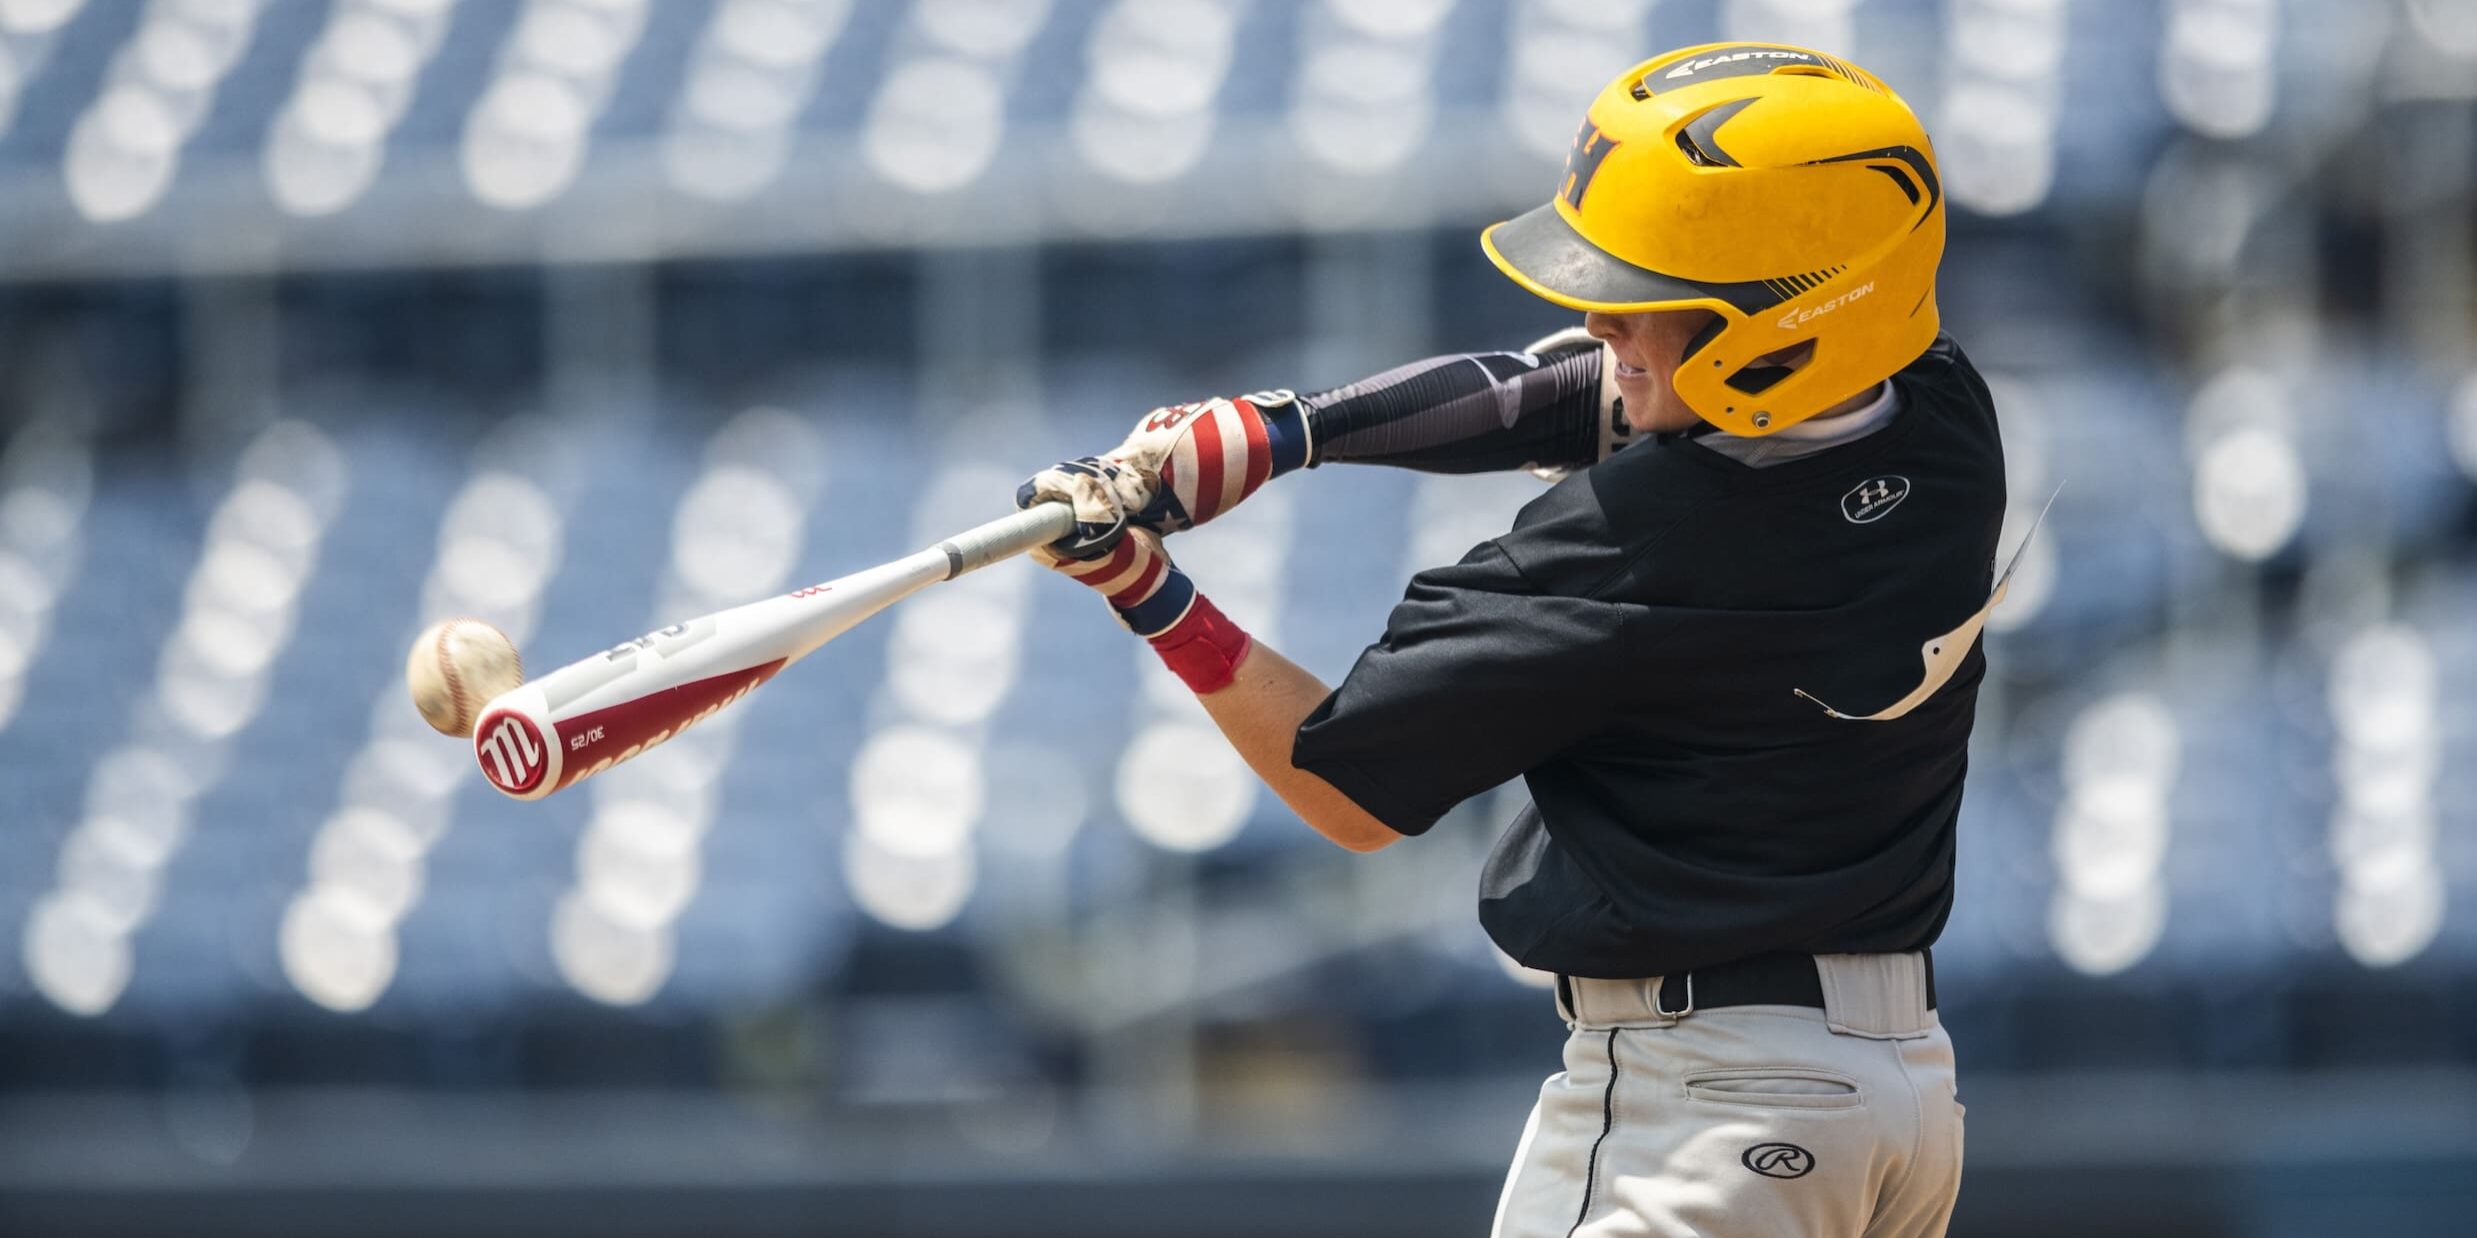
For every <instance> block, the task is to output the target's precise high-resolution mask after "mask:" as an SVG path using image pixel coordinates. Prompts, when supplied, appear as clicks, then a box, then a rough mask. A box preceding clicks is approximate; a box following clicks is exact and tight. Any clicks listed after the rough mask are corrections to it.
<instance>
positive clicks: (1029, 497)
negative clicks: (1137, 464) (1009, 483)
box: [1015, 456, 1152, 559]
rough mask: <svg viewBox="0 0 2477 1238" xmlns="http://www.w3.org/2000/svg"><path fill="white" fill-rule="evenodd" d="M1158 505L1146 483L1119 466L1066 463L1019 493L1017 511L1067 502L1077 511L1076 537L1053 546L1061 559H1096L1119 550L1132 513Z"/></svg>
mask: <svg viewBox="0 0 2477 1238" xmlns="http://www.w3.org/2000/svg"><path fill="white" fill-rule="evenodd" d="M1151 500H1152V488H1151V487H1150V486H1148V485H1146V484H1145V482H1144V480H1143V478H1142V477H1141V476H1139V475H1137V474H1136V473H1134V472H1133V471H1132V470H1130V469H1128V468H1127V467H1126V466H1124V465H1122V464H1119V463H1118V462H1116V461H1114V460H1102V459H1098V458H1095V457H1092V456H1084V457H1082V458H1081V459H1076V460H1061V461H1059V462H1058V463H1056V464H1053V465H1051V466H1049V467H1048V468H1045V469H1042V470H1041V471H1040V472H1038V473H1034V474H1033V475H1032V476H1031V477H1029V478H1026V479H1025V481H1024V483H1023V484H1022V485H1020V486H1017V487H1016V488H1015V506H1017V507H1030V506H1032V505H1033V504H1035V503H1051V502H1062V503H1066V504H1068V505H1069V506H1072V507H1073V508H1074V509H1075V531H1074V532H1072V533H1070V534H1068V535H1066V536H1065V537H1062V538H1059V539H1058V540H1057V541H1055V542H1051V543H1050V548H1051V549H1053V550H1055V551H1056V552H1057V553H1058V555H1059V556H1060V557H1063V558H1068V559H1092V558H1097V557H1099V556H1101V555H1105V554H1108V553H1109V552H1110V551H1112V550H1114V549H1116V548H1117V546H1118V540H1119V538H1120V537H1121V536H1122V535H1123V534H1125V533H1126V531H1127V513H1128V512H1129V511H1131V510H1133V509H1135V508H1139V507H1142V506H1143V505H1144V504H1146V503H1148V502H1150V501H1151Z"/></svg>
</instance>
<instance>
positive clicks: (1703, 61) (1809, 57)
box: [1660, 47, 1823, 82]
mask: <svg viewBox="0 0 2477 1238" xmlns="http://www.w3.org/2000/svg"><path fill="white" fill-rule="evenodd" d="M1750 60H1768V61H1771V62H1773V64H1774V65H1778V64H1784V63H1786V64H1822V63H1823V61H1822V60H1821V59H1820V58H1818V57H1817V56H1815V54H1814V53H1812V52H1793V51H1790V50H1788V49H1786V48H1779V47H1750V48H1747V49H1745V50H1743V51H1735V52H1723V53H1721V54H1719V55H1717V56H1697V57H1695V58H1694V59H1692V60H1689V61H1687V62H1685V63H1684V64H1681V65H1678V66H1676V67H1675V68H1672V69H1670V70H1669V71H1668V72H1666V73H1663V74H1661V75H1660V80H1662V81H1664V82H1673V81H1676V80H1677V79H1679V78H1681V77H1693V76H1694V75H1695V74H1697V73H1701V72H1702V71H1703V70H1705V69H1712V68H1718V67H1719V66H1721V65H1735V64H1744V63H1746V62H1747V61H1750ZM1750 67H1753V68H1758V69H1761V68H1768V67H1771V66H1764V65H1755V66H1750ZM1741 71H1742V70H1741Z"/></svg>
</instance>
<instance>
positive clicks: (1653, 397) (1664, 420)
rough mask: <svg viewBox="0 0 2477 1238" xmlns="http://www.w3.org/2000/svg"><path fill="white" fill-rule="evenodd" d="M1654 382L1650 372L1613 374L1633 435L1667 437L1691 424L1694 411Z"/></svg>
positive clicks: (1674, 394) (1659, 383) (1658, 382)
mask: <svg viewBox="0 0 2477 1238" xmlns="http://www.w3.org/2000/svg"><path fill="white" fill-rule="evenodd" d="M1664 386H1665V384H1663V383H1661V382H1660V381H1658V380H1657V379H1655V378H1654V377H1653V376H1652V374H1651V373H1650V371H1648V370H1644V371H1637V372H1635V373H1633V374H1627V373H1625V372H1623V371H1619V373H1618V374H1617V394H1618V395H1620V396H1623V397H1625V417H1626V424H1627V425H1629V426H1632V427H1634V432H1635V433H1637V434H1667V433H1670V432H1673V431H1677V430H1683V429H1685V428H1687V427H1689V426H1691V425H1693V424H1694V420H1695V417H1694V410H1693V409H1690V408H1687V407H1685V406H1684V405H1683V404H1682V403H1680V402H1679V401H1678V399H1677V394H1676V393H1675V392H1673V391H1666V390H1663V389H1662V388H1663V387H1664Z"/></svg>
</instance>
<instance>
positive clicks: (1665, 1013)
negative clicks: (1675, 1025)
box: [1651, 972, 1694, 1019]
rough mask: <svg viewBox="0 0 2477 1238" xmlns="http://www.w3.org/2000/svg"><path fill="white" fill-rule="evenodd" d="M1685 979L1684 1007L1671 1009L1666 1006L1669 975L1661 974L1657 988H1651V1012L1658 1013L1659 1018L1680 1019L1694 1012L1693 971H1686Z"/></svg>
mask: <svg viewBox="0 0 2477 1238" xmlns="http://www.w3.org/2000/svg"><path fill="white" fill-rule="evenodd" d="M1685 981H1686V1008H1685V1009H1683V1010H1671V1009H1669V1008H1668V1006H1667V1001H1668V995H1669V977H1667V976H1662V977H1660V987H1659V988H1657V989H1655V990H1653V991H1652V994H1651V1009H1652V1013H1654V1014H1657V1015H1659V1016H1660V1017H1661V1018H1663V1019H1682V1018H1685V1017H1686V1016H1687V1015H1690V1014H1693V1013H1694V973H1693V972H1687V973H1686V975H1685Z"/></svg>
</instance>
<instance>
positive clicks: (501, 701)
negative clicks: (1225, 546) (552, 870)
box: [473, 503, 1075, 800]
mask: <svg viewBox="0 0 2477 1238" xmlns="http://www.w3.org/2000/svg"><path fill="white" fill-rule="evenodd" d="M1074 528H1075V512H1074V509H1073V508H1071V507H1069V506H1067V505H1066V504H1064V503H1043V504H1040V505H1039V506H1037V507H1034V508H1032V509H1031V510H1029V511H1021V512H1016V513H1015V514H1014V515H1011V516H1007V517H1005V518H1004V519H1000V520H992V521H990V522H989V523H987V524H984V525H981V526H980V527H978V528H975V529H970V530H967V531H965V532H963V533H959V534H957V535H955V536H954V537H951V538H948V539H946V540H945V541H942V542H939V543H938V544H937V545H935V546H933V547H930V548H929V549H927V550H922V551H919V552H916V553H914V554H909V555H905V556H904V557H902V558H900V559H897V560H895V561H893V562H891V563H884V564H880V565H878V566H876V567H873V568H869V569H867V570H866V571H860V572H854V573H852V574H851V575H849V576H843V577H838V578H836V579H834V580H830V581H827V582H826V583H824V584H819V585H810V586H808V587H807V588H804V589H795V590H793V591H791V592H790V593H788V594H785V595H782V596H780V597H772V598H766V599H763V600H761V601H756V602H750V603H748V604H747V605H745V606H735V607H733V608H731V609H729V610H724V611H717V612H715V613H713V614H710V615H705V616H701V617H699V618H696V619H691V620H688V621H687V622H685V623H678V624H673V625H672V626H670V627H667V628H663V629H661V630H659V631H655V632H649V633H647V634H645V635H644V636H641V637H638V638H637V639H635V640H632V641H627V642H624V643H622V644H620V645H617V646H615V647H613V648H611V649H608V650H605V651H603V652H602V653H598V654H595V655H594V656H592V657H589V658H585V659H582V660H580V661H577V662H573V663H570V664H569V665H567V666H564V667H561V668H560V669H558V670H556V671H553V672H552V673H550V674H549V675H546V676H544V677H542V678H541V679H538V680H535V681H533V682H531V683H526V684H522V685H519V686H517V687H516V688H513V689H511V690H509V691H507V692H505V693H502V694H500V695H499V696H498V697H497V698H495V699H493V700H492V701H491V702H490V703H489V704H487V705H485V706H483V708H482V716H481V720H480V721H479V722H477V723H475V724H474V728H473V756H474V759H475V760H476V761H477V762H479V763H480V765H481V768H482V775H483V777H484V778H486V779H488V780H489V782H490V785H491V786H492V787H493V788H495V789H497V790H498V791H499V793H500V794H502V795H506V796H509V797H511V798H514V799H520V800H532V799H540V798H542V797H543V796H546V795H549V794H551V793H552V792H554V791H557V790H559V789H560V788H562V787H567V786H571V785H574V784H575V783H576V782H578V781H579V780H582V779H585V778H590V777H592V776H593V775H595V774H598V773H601V772H602V771H603V770H606V769H609V768H610V767H611V766H613V765H617V764H619V763H620V762H623V761H628V760H631V759H634V758H635V757H636V756H638V755H639V754H641V753H643V752H645V751H646V750H648V749H650V748H654V747H657V746H659V745H661V744H662V743H663V742H664V741H666V740H669V739H670V738H671V737H672V736H675V735H677V734H679V733H680V732H681V731H684V730H686V729H688V728H689V727H691V726H694V725H696V724H697V723H699V722H702V721H704V720H705V719H707V718H709V717H712V716H713V715H714V714H715V713H716V712H718V711H720V710H723V709H727V708H729V707H730V706H731V705H732V704H733V703H735V702H737V701H738V700H739V699H740V698H741V697H743V696H746V695H748V694H749V693H750V692H752V691H754V690H755V689H756V688H757V687H758V685H760V684H763V683H764V682H765V681H767V680H768V679H771V678H773V677H774V676H775V675H776V674H777V673H778V672H780V671H781V670H782V669H783V668H784V667H785V666H788V665H790V664H791V663H793V662H796V661H798V660H800V659H801V658H803V657H806V656H808V654H809V652H810V651H811V650H814V649H816V648H817V647H818V646H820V645H823V644H824V643H826V642H827V641H829V640H832V639H834V638H835V637H836V636H839V635H841V634H842V633H843V632H845V631H847V630H849V629H850V628H851V627H852V625H854V624H857V623H859V622H860V621H861V620H863V619H866V618H868V617H869V616H870V615H873V614H876V613H877V612H878V611H881V610H884V609H885V608H886V607H888V606H891V605H893V604H894V603H896V602H898V601H900V600H902V599H903V598H905V597H908V596H910V595H911V594H912V593H913V592H915V591H917V590H919V589H922V588H924V587H926V586H928V585H931V584H935V583H936V582H938V581H941V580H953V579H954V578H955V577H957V576H961V575H962V574H964V573H965V572H969V571H973V570H975V569H978V568H982V567H986V566H988V565H989V564H992V563H995V562H997V561H999V560H1001V559H1005V558H1010V557H1012V556H1014V555H1019V554H1022V553H1023V552H1024V551H1027V550H1030V549H1031V548H1033V547H1035V546H1039V545H1042V544H1044V543H1047V542H1053V541H1056V540H1057V539H1059V538H1061V537H1064V536H1066V535H1067V534H1068V533H1070V532H1072V531H1073V530H1074Z"/></svg>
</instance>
